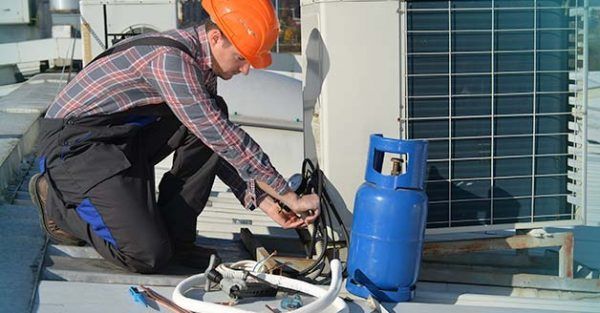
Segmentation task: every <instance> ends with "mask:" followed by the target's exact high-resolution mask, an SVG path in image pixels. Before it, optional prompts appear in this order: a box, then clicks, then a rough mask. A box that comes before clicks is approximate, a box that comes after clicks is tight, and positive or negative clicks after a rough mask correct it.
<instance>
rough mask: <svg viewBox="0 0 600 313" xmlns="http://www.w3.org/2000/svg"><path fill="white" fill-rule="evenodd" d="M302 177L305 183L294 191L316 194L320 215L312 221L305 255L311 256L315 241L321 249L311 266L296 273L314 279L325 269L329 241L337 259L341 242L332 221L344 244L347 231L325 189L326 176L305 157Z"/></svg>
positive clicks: (346, 238) (347, 238)
mask: <svg viewBox="0 0 600 313" xmlns="http://www.w3.org/2000/svg"><path fill="white" fill-rule="evenodd" d="M302 179H303V181H304V182H306V183H305V184H303V188H301V190H297V191H296V192H298V193H299V194H310V193H315V194H317V195H318V197H319V204H320V206H321V215H320V216H319V218H317V220H316V221H315V223H314V231H313V233H312V234H311V235H312V236H311V243H310V248H309V249H307V252H308V253H309V254H308V255H307V257H311V254H312V252H313V251H315V247H316V245H317V243H320V244H321V245H322V247H323V249H321V251H319V255H318V256H317V257H316V258H315V262H314V263H313V264H312V265H311V266H309V267H308V268H306V269H304V270H302V271H299V272H298V273H297V274H296V275H297V277H299V278H300V279H302V278H304V279H305V280H308V281H314V280H315V278H316V277H318V276H319V275H320V274H321V273H322V272H323V270H324V269H325V263H326V262H325V259H326V252H327V250H328V249H329V248H330V247H329V244H330V243H331V245H332V247H331V250H332V257H333V258H334V259H339V257H340V253H339V250H340V249H341V248H342V246H343V244H342V242H340V241H336V240H335V232H334V222H333V221H334V220H335V221H336V222H337V224H338V225H339V226H340V228H341V229H342V236H343V237H344V240H345V242H346V245H347V244H348V243H349V233H348V229H347V227H346V225H345V224H344V221H343V220H342V218H341V216H340V214H339V212H338V211H337V208H336V207H335V205H334V204H333V201H332V200H331V197H330V196H329V194H328V193H327V190H326V189H325V181H326V177H325V174H324V173H323V172H322V171H321V170H320V169H319V166H318V164H317V166H315V165H314V164H313V163H312V161H311V160H310V159H305V160H304V162H302ZM338 245H339V246H338ZM343 274H344V276H346V269H345V268H344V269H343Z"/></svg>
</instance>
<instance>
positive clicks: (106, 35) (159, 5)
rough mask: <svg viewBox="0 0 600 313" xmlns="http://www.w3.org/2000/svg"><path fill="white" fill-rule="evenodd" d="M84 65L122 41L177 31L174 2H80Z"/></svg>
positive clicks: (157, 0)
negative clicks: (172, 30)
mask: <svg viewBox="0 0 600 313" xmlns="http://www.w3.org/2000/svg"><path fill="white" fill-rule="evenodd" d="M80 8H81V17H82V21H81V22H82V43H83V58H84V63H87V62H89V61H91V60H92V59H93V58H94V57H95V56H96V55H98V54H99V53H101V52H102V51H104V50H105V49H106V48H109V47H110V46H112V45H113V44H115V43H116V42H118V41H119V40H122V39H124V38H126V37H129V36H133V35H138V34H142V33H147V32H155V31H165V30H169V29H173V28H176V27H177V1H176V0H135V1H132V0H102V1H100V0H82V1H81V3H80Z"/></svg>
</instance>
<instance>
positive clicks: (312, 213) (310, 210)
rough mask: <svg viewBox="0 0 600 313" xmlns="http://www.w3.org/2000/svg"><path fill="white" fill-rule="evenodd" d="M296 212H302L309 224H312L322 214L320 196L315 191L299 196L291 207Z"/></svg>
mask: <svg viewBox="0 0 600 313" xmlns="http://www.w3.org/2000/svg"><path fill="white" fill-rule="evenodd" d="M290 209H291V210H292V211H294V213H296V214H300V216H302V218H303V219H304V221H305V222H306V223H307V224H312V223H313V222H314V221H315V220H316V219H317V218H318V217H319V214H321V207H320V201H319V196H317V195H316V194H314V193H311V194H308V195H304V196H302V197H298V199H296V201H295V203H294V205H292V206H291V207H290Z"/></svg>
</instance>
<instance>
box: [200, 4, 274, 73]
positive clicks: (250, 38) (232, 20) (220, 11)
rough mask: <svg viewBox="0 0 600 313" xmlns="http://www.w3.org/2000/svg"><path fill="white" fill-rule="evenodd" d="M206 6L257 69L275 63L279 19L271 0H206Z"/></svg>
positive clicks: (214, 19) (227, 35)
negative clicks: (272, 56) (274, 54)
mask: <svg viewBox="0 0 600 313" xmlns="http://www.w3.org/2000/svg"><path fill="white" fill-rule="evenodd" d="M202 7H204V9H205V10H206V12H207V13H208V14H209V15H210V18H211V19H212V20H213V22H215V24H217V26H219V28H220V29H221V31H222V32H223V33H224V34H225V37H227V39H229V41H230V42H231V43H232V44H233V45H234V46H235V47H236V48H237V50H238V51H239V52H240V53H241V54H242V55H243V56H244V58H246V60H248V62H250V65H252V66H253V67H254V68H265V67H267V66H269V65H271V52H270V51H271V48H272V47H273V45H274V44H275V41H276V40H277V36H278V35H279V21H278V20H277V16H276V15H275V8H273V4H271V0H203V1H202Z"/></svg>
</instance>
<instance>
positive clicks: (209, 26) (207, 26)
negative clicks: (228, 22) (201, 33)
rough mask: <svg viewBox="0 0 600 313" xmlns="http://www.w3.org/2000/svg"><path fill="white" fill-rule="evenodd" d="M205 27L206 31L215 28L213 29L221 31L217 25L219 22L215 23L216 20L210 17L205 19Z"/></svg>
mask: <svg viewBox="0 0 600 313" xmlns="http://www.w3.org/2000/svg"><path fill="white" fill-rule="evenodd" d="M204 28H205V30H206V31H209V30H213V29H216V30H218V31H221V29H220V28H219V26H217V24H215V22H213V20H211V19H210V17H209V18H207V19H206V20H205V21H204Z"/></svg>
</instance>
